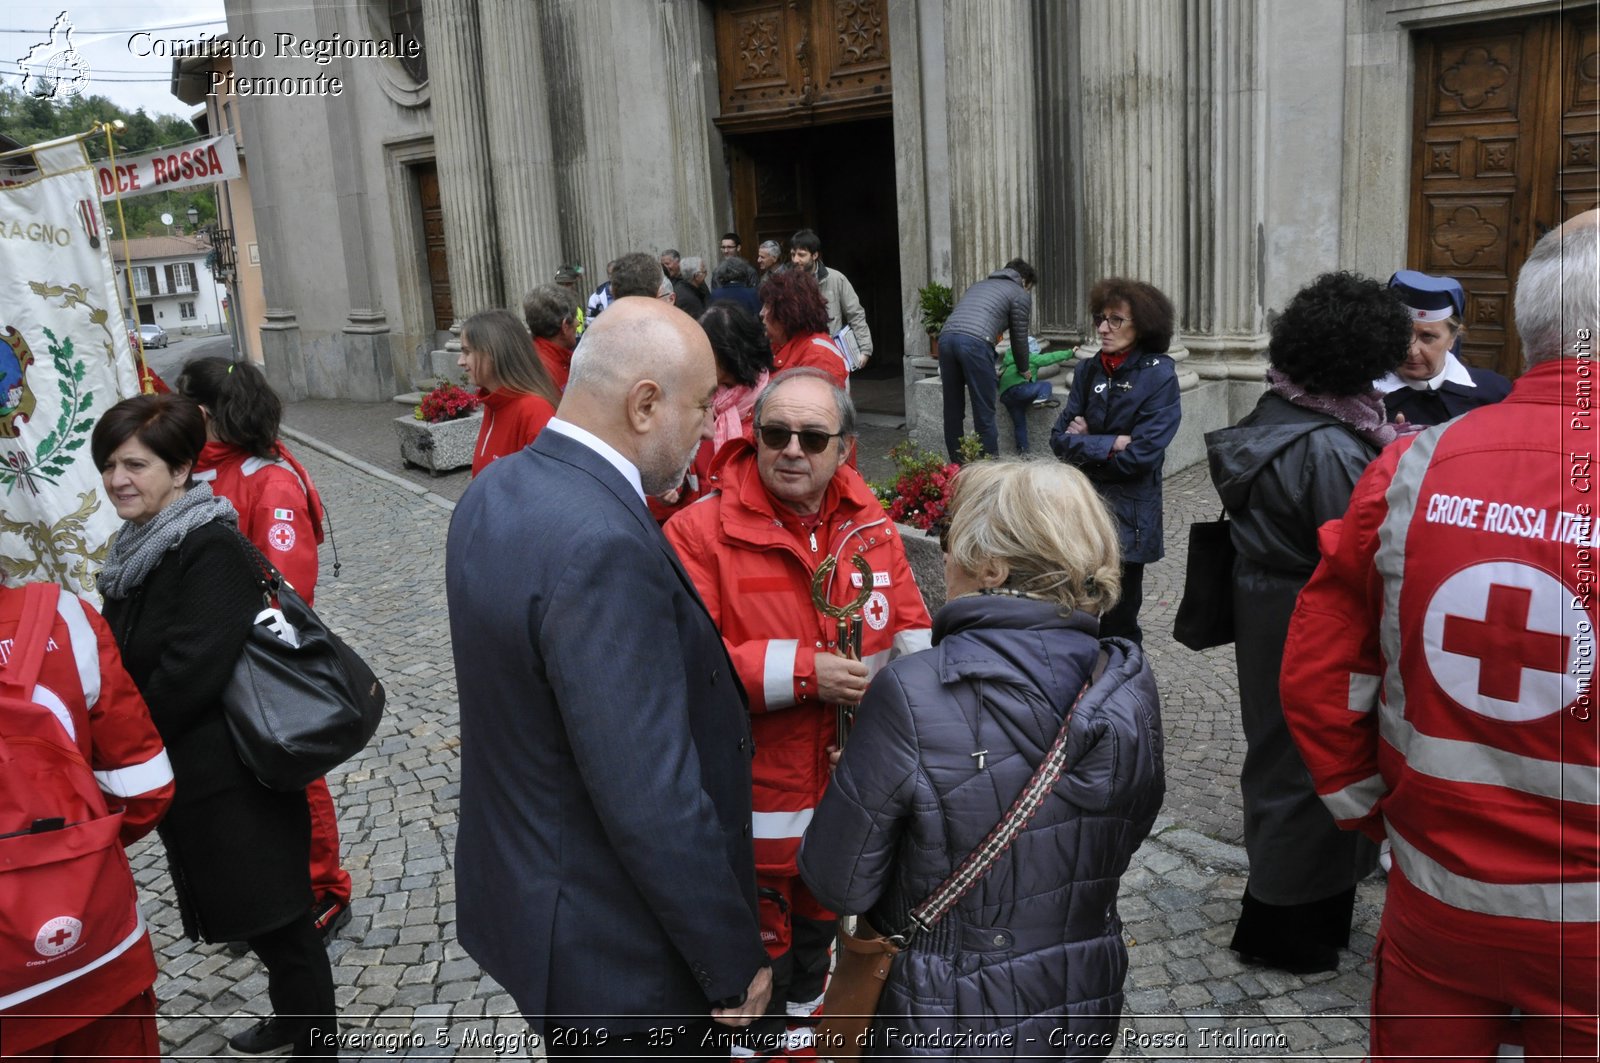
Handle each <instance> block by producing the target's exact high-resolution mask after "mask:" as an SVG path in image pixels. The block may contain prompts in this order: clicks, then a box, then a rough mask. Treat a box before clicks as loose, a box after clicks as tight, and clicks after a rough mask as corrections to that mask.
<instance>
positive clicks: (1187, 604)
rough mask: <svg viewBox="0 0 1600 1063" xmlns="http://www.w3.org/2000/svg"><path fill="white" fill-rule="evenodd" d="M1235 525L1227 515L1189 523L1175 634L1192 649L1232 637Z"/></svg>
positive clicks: (1207, 648)
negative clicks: (1186, 557)
mask: <svg viewBox="0 0 1600 1063" xmlns="http://www.w3.org/2000/svg"><path fill="white" fill-rule="evenodd" d="M1236 556H1237V553H1236V551H1235V550H1234V548H1233V526H1232V525H1231V524H1229V523H1228V518H1227V516H1226V515H1224V516H1222V517H1220V518H1218V519H1217V520H1197V521H1195V522H1194V523H1193V524H1191V525H1189V560H1188V563H1187V565H1186V566H1185V567H1184V572H1183V599H1182V600H1181V601H1179V602H1178V615H1177V617H1176V619H1174V620H1173V622H1172V637H1173V638H1175V639H1177V640H1178V641H1179V642H1181V643H1182V644H1183V645H1185V646H1187V647H1189V648H1190V649H1191V650H1209V649H1210V648H1211V647H1213V646H1226V645H1227V644H1228V643H1230V642H1232V641H1233V560H1234V558H1235V557H1236Z"/></svg>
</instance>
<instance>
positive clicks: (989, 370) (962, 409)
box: [939, 332, 1000, 461]
mask: <svg viewBox="0 0 1600 1063" xmlns="http://www.w3.org/2000/svg"><path fill="white" fill-rule="evenodd" d="M939 381H940V383H942V384H943V385H944V449H945V450H946V451H948V452H949V454H950V460H951V461H959V460H960V458H961V422H962V421H964V420H965V419H966V415H967V403H966V397H967V394H969V393H970V394H971V395H972V426H973V429H974V430H975V431H976V432H977V433H978V439H979V440H980V441H981V442H982V443H983V452H984V453H985V454H988V455H990V456H993V455H996V454H999V453H1000V435H999V431H998V429H997V427H996V426H995V420H994V404H995V392H996V391H997V390H998V385H999V381H998V380H997V379H996V378H995V371H994V347H993V346H992V345H991V344H988V343H985V342H984V341H983V340H980V339H978V338H977V337H976V336H963V335H961V334H960V333H959V332H941V333H939Z"/></svg>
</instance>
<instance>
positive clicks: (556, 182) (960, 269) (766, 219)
mask: <svg viewBox="0 0 1600 1063" xmlns="http://www.w3.org/2000/svg"><path fill="white" fill-rule="evenodd" d="M252 6H253V5H250V4H247V3H244V2H243V0H228V4H227V9H228V19H229V32H230V33H234V34H238V33H244V34H247V35H255V36H270V34H271V33H272V32H275V31H279V30H289V31H293V32H296V33H299V34H301V35H303V36H320V37H327V36H331V35H332V34H334V33H341V34H343V35H344V36H345V37H347V38H388V37H392V36H393V34H395V33H410V34H413V35H415V36H418V37H419V38H420V39H421V41H422V43H423V56H422V59H421V61H412V62H404V61H401V60H396V59H370V58H368V59H335V60H334V61H333V62H332V64H330V66H329V68H328V71H327V72H328V73H329V74H330V75H338V76H340V77H341V78H342V81H343V84H344V86H345V89H344V91H343V92H342V93H341V94H340V95H339V96H338V97H324V98H313V97H302V98H298V99H273V100H270V101H263V102H260V103H257V104H256V105H253V106H250V105H246V106H242V107H241V113H240V118H241V121H242V123H243V125H244V129H245V133H246V136H247V139H248V142H249V143H250V144H251V145H252V148H251V168H250V184H251V193H252V196H253V199H254V205H255V214H256V223H257V231H258V240H259V242H260V254H261V257H262V262H263V275H264V278H265V284H266V302H267V307H268V310H267V315H266V324H265V325H264V326H263V329H262V352H263V356H264V358H265V360H266V364H267V368H268V371H269V374H270V375H271V376H272V379H273V380H274V383H275V384H276V385H277V386H279V387H280V388H281V389H282V390H283V391H284V392H285V393H286V394H288V395H291V396H296V397H298V396H304V395H325V396H338V397H353V398H363V399H385V398H388V397H389V396H390V395H392V394H394V393H395V392H396V391H399V390H405V389H407V388H409V387H411V386H413V385H417V384H423V383H426V382H427V381H428V380H430V379H431V378H432V377H433V376H434V375H436V374H437V373H439V372H441V371H442V370H445V369H447V368H448V367H449V366H451V365H453V356H451V355H450V354H448V347H449V342H450V332H449V330H450V327H451V325H452V324H453V323H456V322H459V320H460V319H461V318H462V317H465V316H466V315H468V314H470V313H472V312H474V311H476V310H479V309H484V308H488V307H494V306H508V307H512V308H516V307H517V306H518V305H519V304H520V301H521V298H522V295H523V294H524V293H525V292H526V291H527V290H528V289H530V288H531V287H533V286H534V285H536V284H539V283H543V282H545V281H548V280H550V279H551V278H552V276H553V275H554V273H555V271H556V269H557V268H558V267H559V266H561V265H563V264H568V263H577V264H581V265H582V266H583V267H584V268H585V287H586V288H592V287H593V286H594V285H595V284H597V283H599V281H600V280H602V279H604V268H605V264H606V262H607V260H608V259H611V258H614V257H616V256H618V255H620V254H622V253H625V252H627V251H632V250H641V249H643V250H660V249H663V248H667V247H673V248H678V249H680V250H681V251H682V252H683V253H684V254H700V255H702V256H707V257H709V258H711V259H713V260H714V258H715V254H716V252H715V249H716V246H717V238H718V237H719V235H720V234H721V233H722V232H723V231H725V230H728V229H734V230H736V231H738V232H739V233H740V236H741V238H742V240H743V244H744V254H745V255H746V257H749V258H752V259H753V258H754V256H755V250H756V244H757V242H758V241H759V240H760V239H763V238H768V237H776V238H779V239H783V238H786V237H787V236H788V235H789V234H790V233H792V232H793V231H794V230H795V229H797V228H801V227H810V228H814V229H816V230H817V231H818V232H819V234H820V235H821V237H822V240H823V256H824V260H825V261H827V262H828V263H829V264H830V265H835V266H838V267H839V268H841V269H843V270H844V271H845V272H846V273H848V274H849V275H850V276H851V278H852V280H853V281H854V282H855V285H856V288H857V289H858V291H860V292H861V295H862V299H863V303H864V304H866V305H867V307H868V311H869V315H870V318H869V320H870V321H871V324H872V326H873V333H874V336H875V338H877V340H878V348H879V352H880V359H882V358H888V359H889V360H890V361H891V362H894V363H897V364H896V365H895V366H894V368H897V369H898V370H899V371H900V373H901V374H902V375H903V378H904V382H905V389H906V390H905V393H906V395H907V412H908V415H909V416H910V417H911V418H912V419H913V421H914V420H915V419H916V417H917V412H916V411H917V408H918V403H917V402H916V398H915V395H916V389H917V381H918V380H921V379H926V378H927V377H928V376H929V375H930V374H931V372H932V369H931V367H932V363H931V362H930V361H929V360H928V358H927V354H928V340H927V337H926V335H925V334H924V331H923V328H922V324H921V322H920V320H919V313H918V298H917V294H918V289H919V288H921V287H922V286H923V285H925V284H927V283H928V282H929V281H941V282H944V283H948V284H950V285H951V286H952V287H953V288H954V289H955V291H956V292H957V294H958V295H959V293H960V291H961V290H962V289H963V288H964V287H965V286H966V285H968V284H970V283H971V282H973V281H974V280H977V279H979V278H981V277H983V276H984V275H986V274H987V273H988V272H989V271H990V270H992V269H994V268H996V267H998V266H999V265H1001V264H1002V263H1004V262H1005V261H1006V260H1008V259H1010V258H1012V257H1014V256H1021V257H1024V258H1027V259H1029V260H1030V261H1032V262H1033V263H1034V264H1035V266H1036V267H1037V269H1038V273H1039V278H1040V280H1039V286H1038V291H1037V293H1036V308H1035V317H1034V325H1035V330H1036V331H1037V333H1038V334H1039V335H1040V336H1041V337H1043V338H1046V339H1050V340H1055V341H1068V342H1073V341H1078V340H1081V339H1084V338H1086V337H1091V336H1092V331H1091V330H1090V329H1089V327H1088V309H1087V306H1086V305H1085V296H1086V293H1087V291H1088V289H1089V287H1090V286H1091V285H1092V284H1093V283H1094V281H1095V280H1096V279H1098V278H1099V277H1102V276H1107V275H1113V274H1121V275H1127V276H1133V277H1138V278H1141V279H1144V280H1148V281H1150V282H1152V283H1154V284H1155V285H1157V286H1158V287H1160V288H1161V289H1163V290H1164V291H1165V292H1167V294H1168V295H1170V296H1171V297H1172V299H1173V301H1174V303H1175V304H1176V306H1177V308H1178V312H1179V317H1180V323H1181V324H1180V334H1179V337H1178V343H1179V344H1180V345H1181V346H1180V348H1179V349H1178V350H1176V351H1175V352H1174V353H1175V357H1176V358H1177V360H1178V361H1179V369H1180V377H1181V380H1182V383H1183V387H1184V395H1185V425H1186V427H1185V432H1184V435H1183V437H1182V438H1181V439H1180V441H1179V444H1178V447H1179V454H1178V455H1176V457H1178V458H1179V460H1180V461H1181V460H1182V458H1183V457H1184V456H1187V457H1189V458H1192V457H1194V456H1195V455H1197V454H1198V453H1199V450H1198V447H1199V436H1200V434H1201V433H1202V432H1203V431H1206V430H1209V429H1211V428H1214V427H1218V426H1220V425H1222V424H1226V423H1229V422H1231V421H1233V420H1236V419H1237V418H1238V417H1239V416H1241V415H1242V414H1243V413H1244V412H1245V411H1246V410H1247V409H1248V408H1249V406H1250V405H1251V404H1252V403H1253V401H1254V397H1255V395H1256V393H1257V392H1258V391H1259V387H1260V382H1261V379H1262V372H1263V364H1262V363H1263V351H1264V350H1265V348H1266V344H1267V332H1268V328H1269V323H1270V321H1271V319H1272V316H1273V314H1274V312H1275V311H1276V310H1277V309H1278V308H1281V307H1282V306H1283V305H1284V304H1285V303H1286V302H1287V301H1288V299H1289V298H1290V297H1291V296H1292V295H1293V293H1294V292H1295V291H1296V290H1297V289H1298V288H1300V287H1301V286H1302V285H1303V284H1305V283H1307V282H1308V281H1310V280H1311V279H1312V278H1314V277H1315V276H1316V275H1317V274H1319V273H1321V272H1324V271H1326V270H1331V269H1352V270H1357V271H1360V272H1363V273H1367V274H1371V275H1373V276H1377V277H1380V278H1386V277H1387V276H1388V275H1389V274H1390V273H1391V272H1393V271H1394V270H1395V269H1399V268H1402V267H1410V268H1415V269H1421V270H1424V271H1427V272H1432V273H1448V274H1452V275H1454V276H1457V277H1458V278H1459V279H1460V280H1461V281H1462V283H1463V284H1464V285H1465V286H1466V288H1467V290H1468V292H1469V304H1468V310H1467V322H1466V323H1467V328H1468V332H1467V336H1468V340H1467V345H1466V347H1465V353H1466V355H1467V357H1468V360H1470V361H1473V362H1475V363H1477V364H1482V365H1487V366H1490V367H1494V368H1498V369H1500V371H1502V372H1508V371H1509V372H1510V373H1511V374H1514V373H1515V372H1516V366H1517V363H1518V361H1519V359H1520V352H1519V351H1518V349H1517V345H1516V339H1515V335H1514V330H1512V329H1511V327H1510V324H1511V323H1510V300H1509V293H1510V291H1511V285H1512V284H1513V282H1514V279H1515V274H1516V269H1517V267H1518V266H1519V265H1520V263H1521V260H1522V258H1523V257H1525V255H1526V254H1527V252H1528V250H1529V249H1530V248H1531V246H1532V243H1533V241H1534V240H1535V239H1537V236H1538V235H1539V233H1541V232H1542V231H1544V230H1545V229H1546V228H1548V227H1551V226H1554V225H1556V224H1559V223H1560V222H1561V221H1562V220H1563V219H1564V218H1566V217H1569V216H1571V215H1572V214H1575V213H1578V212H1580V211H1582V210H1584V209H1587V208H1589V207H1592V206H1594V205H1595V192H1596V181H1595V172H1596V151H1597V143H1596V141H1597V130H1596V119H1595V114H1596V107H1597V105H1600V91H1597V90H1600V79H1597V75H1600V69H1597V59H1600V56H1597V52H1600V45H1597V36H1596V23H1595V6H1596V5H1595V4H1593V3H1587V2H1586V3H1581V4H1574V3H1569V4H1565V5H1563V4H1561V3H1552V2H1548V0H1037V2H1034V0H981V2H979V0H608V2H605V3H595V2H592V0H534V2H529V0H422V2H421V3H420V4H419V3H417V2H416V0H409V2H405V0H401V2H393V3H381V2H380V3H367V2H362V3H356V4H335V3H332V2H324V0H317V2H315V3H313V4H311V5H309V6H307V7H302V8H296V9H292V10H288V11H282V10H272V11H271V12H270V13H260V14H258V13H254V12H252V10H251V8H252ZM268 20H270V23H271V24H270V25H269V24H268ZM297 21H299V22H303V23H304V25H295V24H293V23H296V22H297ZM236 66H237V67H238V68H239V73H240V75H241V76H261V75H272V74H278V75H290V74H293V73H295V72H297V71H298V66H297V65H296V64H295V63H294V62H293V61H288V60H284V61H279V60H273V59H270V58H268V59H250V58H247V57H240V58H239V59H237V60H236ZM305 248H316V249H317V250H316V253H315V254H307V253H306V252H305V251H304V249H305ZM876 371H880V372H881V371H882V369H881V368H880V369H878V370H876ZM926 386H928V385H924V387H926ZM932 386H935V387H936V386H937V385H936V384H935V385H932ZM913 427H915V425H913Z"/></svg>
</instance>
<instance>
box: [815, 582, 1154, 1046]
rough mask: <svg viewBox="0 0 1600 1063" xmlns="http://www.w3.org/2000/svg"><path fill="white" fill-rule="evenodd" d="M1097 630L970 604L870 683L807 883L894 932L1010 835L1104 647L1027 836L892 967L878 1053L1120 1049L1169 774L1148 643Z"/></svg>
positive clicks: (1030, 608)
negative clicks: (1025, 792)
mask: <svg viewBox="0 0 1600 1063" xmlns="http://www.w3.org/2000/svg"><path fill="white" fill-rule="evenodd" d="M1097 631H1098V621H1096V620H1095V619H1094V618H1092V617H1090V616H1089V615H1088V614H1086V613H1082V612H1075V613H1072V614H1071V615H1070V616H1067V617H1062V616H1061V615H1060V613H1059V612H1058V611H1057V610H1056V609H1055V608H1054V607H1052V606H1049V605H1047V604H1044V603H1040V602H1033V601H1028V600H1022V599H1015V598H1003V597H962V598H957V599H955V600H953V601H951V602H950V603H948V604H947V605H946V606H945V607H944V608H943V609H942V610H940V612H939V615H938V617H937V618H936V620H935V621H934V643H935V645H934V647H933V648H932V649H929V650H925V651H923V652H922V653H917V654H913V655H911V656H909V657H902V658H900V659H899V660H897V661H895V662H893V663H892V664H890V665H889V666H888V667H886V668H885V669H884V670H883V671H882V672H880V673H879V674H878V675H877V677H876V678H875V679H874V680H873V683H872V686H871V688H870V689H869V690H868V692H867V696H866V700H865V702H864V703H863V704H862V706H861V710H860V712H859V715H858V717H857V718H858V723H857V725H856V729H855V731H854V732H853V733H852V734H851V736H850V742H849V744H848V746H847V747H846V749H845V754H844V757H843V759H842V760H841V761H840V763H839V767H838V770H837V771H836V772H835V774H834V777H833V781H832V783H831V784H830V785H829V787H828V790H827V793H826V794H825V795H824V796H823V799H822V802H821V804H820V805H819V806H818V808H817V812H816V816H815V818H814V819H813V820H812V823H811V826H810V828H809V829H808V830H807V831H806V836H805V839H804V842H803V844H802V846H801V850H800V873H801V875H802V876H803V877H804V878H805V880H806V882H807V884H809V885H810V887H811V889H812V890H813V892H814V893H815V894H816V896H817V898H818V899H819V900H821V901H822V903H824V904H825V905H827V906H828V907H829V908H832V909H834V910H835V911H839V912H843V913H851V914H855V913H866V915H867V918H868V919H869V920H870V921H871V923H872V924H873V925H874V926H876V927H878V928H879V929H885V930H897V929H900V928H902V927H904V926H905V925H906V924H907V915H908V912H909V911H910V909H911V908H912V907H913V906H915V905H916V904H918V903H920V902H921V901H922V900H924V899H925V898H926V897H927V896H928V894H930V893H931V892H932V891H933V890H934V889H935V888H936V887H937V886H938V885H939V884H940V883H941V882H942V881H944V879H945V878H946V876H948V875H949V874H950V872H951V870H952V869H953V868H954V867H955V866H956V864H957V863H959V861H960V860H961V859H963V858H964V857H965V856H966V855H967V853H968V852H970V851H971V850H972V849H973V848H975V847H976V846H978V845H979V844H980V843H981V842H982V841H983V839H984V837H985V836H986V835H987V834H988V833H989V831H990V829H991V828H993V827H994V825H995V824H996V823H998V822H999V820H1000V817H1001V816H1002V815H1003V814H1004V812H1005V810H1006V809H1007V808H1009V807H1010V805H1011V803H1012V801H1013V800H1014V799H1015V798H1016V796H1017V794H1018V793H1019V792H1021V790H1022V788H1023V786H1024V784H1025V783H1026V782H1027V780H1028V778H1029V777H1030V776H1031V775H1032V774H1033V770H1034V768H1035V767H1036V766H1037V765H1038V763H1039V761H1040V760H1041V759H1042V758H1043V756H1044V753H1045V751H1046V750H1047V749H1048V748H1049V746H1050V744H1051V742H1052V741H1054V739H1055V736H1056V734H1057V732H1058V731H1059V730H1060V725H1061V716H1062V713H1063V712H1065V711H1066V709H1067V707H1068V706H1069V705H1071V704H1072V701H1073V699H1074V698H1075V697H1076V696H1077V694H1078V691H1079V690H1080V689H1081V688H1082V686H1083V684H1084V681H1085V680H1086V679H1087V677H1088V676H1089V675H1090V672H1091V670H1092V668H1093V667H1094V663H1095V660H1096V657H1097V654H1098V651H1099V650H1100V649H1101V647H1102V646H1103V647H1104V648H1105V650H1106V651H1107V654H1108V658H1109V659H1108V662H1107V665H1106V668H1105V671H1104V673H1103V674H1102V675H1101V676H1100V678H1099V679H1097V680H1095V682H1094V684H1093V685H1092V687H1091V688H1090V690H1089V692H1088V693H1087V694H1086V695H1085V696H1084V698H1083V700H1082V702H1080V703H1079V705H1078V708H1077V710H1076V712H1075V713H1074V715H1073V719H1072V724H1071V729H1070V732H1069V744H1068V753H1069V755H1068V759H1067V770H1066V772H1065V773H1064V774H1063V775H1062V777H1061V779H1060V781H1059V782H1058V783H1057V784H1056V787H1055V790H1054V792H1053V793H1052V794H1051V795H1050V796H1049V797H1048V798H1047V799H1046V801H1045V803H1044V805H1043V807H1042V808H1041V809H1040V810H1039V812H1038V814H1037V815H1036V816H1035V817H1034V819H1033V821H1032V822H1031V823H1030V824H1029V826H1028V829H1027V830H1026V831H1025V832H1024V833H1023V834H1022V836H1021V837H1019V838H1018V839H1017V840H1016V842H1015V843H1014V844H1013V845H1012V847H1011V848H1010V849H1009V850H1008V851H1007V852H1006V853H1005V855H1003V856H1002V857H1001V858H1000V861H999V862H998V863H997V864H996V865H995V866H994V867H993V868H991V869H990V871H989V873H988V874H987V875H986V876H985V877H984V878H983V880H982V881H981V882H979V883H978V885H977V886H976V887H975V888H974V889H973V890H972V892H970V893H968V894H967V896H966V897H964V898H963V899H962V900H961V902H960V903H959V904H958V905H957V906H956V908H955V909H954V910H953V911H952V912H950V914H949V915H947V916H945V918H944V920H943V921H942V922H940V923H939V924H938V925H937V926H935V927H934V928H933V930H932V931H931V932H929V933H926V934H919V935H918V936H917V937H916V938H915V939H914V940H913V942H912V945H911V947H910V948H909V949H908V950H907V951H905V952H903V953H901V955H900V956H899V957H897V958H896V960H895V964H894V969H893V971H892V973H891V974H890V977H889V983H888V986H887V987H886V989H885V990H884V995H883V999H882V1002H881V1006H880V1009H879V1013H878V1019H877V1022H876V1024H875V1026H874V1033H875V1035H876V1038H877V1040H876V1043H875V1045H874V1048H873V1053H874V1054H875V1055H878V1056H928V1057H938V1058H958V1059H972V1058H980V1057H981V1058H993V1057H995V1056H1002V1057H1003V1056H1032V1057H1035V1058H1041V1059H1043V1058H1057V1059H1068V1058H1088V1059H1093V1058H1101V1057H1103V1056H1105V1055H1106V1054H1107V1053H1108V1052H1109V1051H1110V1049H1111V1047H1112V1042H1113V1040H1114V1037H1115V1033H1116V1029H1117V1018H1118V1016H1119V1014H1120V1013H1121V1010H1122V981H1123V975H1124V974H1125V973H1126V971H1127V950H1126V948H1125V947H1124V945H1123V942H1122V937H1121V925H1122V924H1121V920H1120V919H1119V917H1118V915H1117V907H1116V898H1117V885H1118V881H1119V879H1120V878H1121V876H1122V874H1123V872H1124V871H1126V870H1127V867H1128V863H1129V860H1130V859H1131V858H1132V856H1133V852H1134V850H1135V849H1137V848H1138V846H1139V843H1140V842H1141V841H1143V840H1144V838H1145V836H1146V835H1147V834H1148V833H1149V831H1150V826H1151V824H1152V822H1153V821H1154V820H1155V816H1156V812H1157V811H1158V810H1159V809H1160V807H1161V799H1162V794H1163V792H1164V790H1165V776H1164V772H1163V767H1162V735H1161V712H1160V705H1159V701H1158V698H1157V694H1156V684H1155V679H1154V677H1153V676H1152V675H1151V672H1150V668H1149V666H1148V665H1147V664H1146V663H1145V660H1144V657H1143V654H1142V652H1141V651H1140V650H1139V648H1138V647H1137V646H1135V645H1133V644H1132V643H1130V642H1125V641H1123V640H1120V639H1108V640H1106V641H1105V642H1104V643H1101V642H1100V641H1099V640H1098V639H1097V638H1096V632H1097ZM979 751H983V753H982V755H981V756H979V755H976V754H977V753H978V752H979ZM968 1038H970V1039H971V1042H972V1043H970V1044H969V1043H967V1039H968ZM819 1054H821V1051H820V1049H819Z"/></svg>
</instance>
